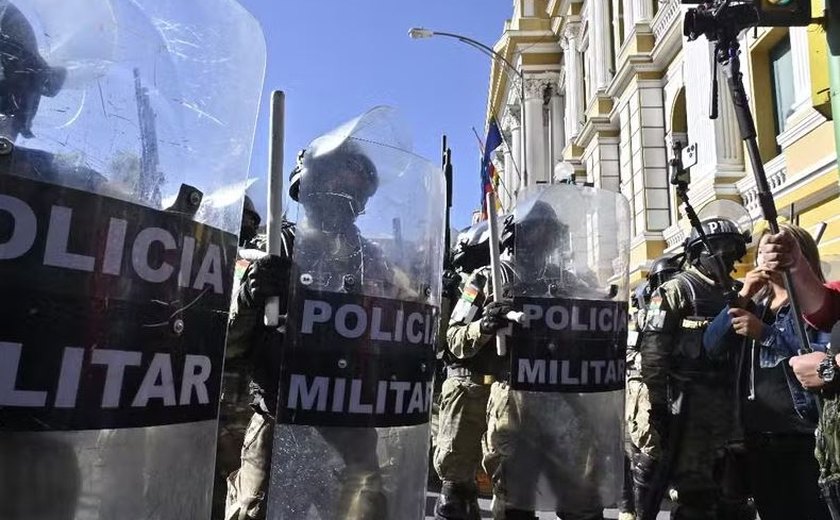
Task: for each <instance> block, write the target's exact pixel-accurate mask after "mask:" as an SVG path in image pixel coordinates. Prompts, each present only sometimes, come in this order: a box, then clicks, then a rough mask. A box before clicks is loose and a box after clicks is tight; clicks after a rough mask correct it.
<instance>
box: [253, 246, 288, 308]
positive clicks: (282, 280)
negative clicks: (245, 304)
mask: <svg viewBox="0 0 840 520" xmlns="http://www.w3.org/2000/svg"><path fill="white" fill-rule="evenodd" d="M290 267H291V261H290V260H289V259H288V258H286V257H279V256H274V255H265V256H264V257H262V258H260V259H258V260H256V261H254V262H253V263H252V264H251V265H250V266H249V267H248V271H247V272H246V273H245V280H243V282H242V283H243V291H244V292H245V294H246V295H247V299H248V300H250V303H252V304H254V305H262V304H264V303H265V299H266V298H268V297H269V296H283V295H284V293H285V292H286V290H287V288H288V286H289V271H290Z"/></svg>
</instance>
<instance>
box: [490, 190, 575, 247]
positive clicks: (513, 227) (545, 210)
mask: <svg viewBox="0 0 840 520" xmlns="http://www.w3.org/2000/svg"><path fill="white" fill-rule="evenodd" d="M524 206H525V207H523V208H519V207H517V208H516V211H515V213H514V214H513V215H509V216H508V217H507V218H506V219H505V222H504V228H503V229H502V236H501V237H500V241H501V243H502V248H503V249H504V248H512V247H513V245H514V241H515V236H516V234H517V233H520V234H521V235H520V236H521V237H523V236H525V235H523V234H524V233H527V236H529V237H533V239H534V240H533V242H535V243H536V241H540V242H541V243H542V244H544V247H543V248H542V249H546V250H549V249H553V248H554V247H555V245H556V244H558V243H559V242H560V241H562V240H567V239H568V234H569V227H568V226H566V225H565V224H563V223H562V222H561V221H560V219H559V218H558V217H557V213H556V212H555V211H554V208H552V207H551V205H549V204H548V203H546V202H543V201H541V200H537V201H534V202H533V204H525V205H524ZM520 209H521V211H520ZM518 242H519V243H520V244H523V243H524V241H523V240H522V238H520V240H519V241H518ZM528 242H532V240H528Z"/></svg>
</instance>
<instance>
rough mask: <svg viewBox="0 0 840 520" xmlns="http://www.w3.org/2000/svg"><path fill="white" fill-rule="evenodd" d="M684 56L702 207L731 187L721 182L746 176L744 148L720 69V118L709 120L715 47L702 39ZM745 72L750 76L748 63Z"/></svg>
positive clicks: (690, 129) (693, 177) (695, 172)
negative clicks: (718, 190)
mask: <svg viewBox="0 0 840 520" xmlns="http://www.w3.org/2000/svg"><path fill="white" fill-rule="evenodd" d="M683 56H684V57H683V62H684V65H683V80H684V83H685V99H686V120H687V122H688V142H689V144H691V143H697V145H698V146H697V156H698V157H697V158H698V163H697V165H696V166H694V167H693V168H692V171H691V180H692V190H691V191H692V194H694V195H695V197H694V199H695V200H694V203H695V204H696V205H697V207H700V205H701V204H702V203H703V202H706V201H707V200H709V199H710V198H711V197H712V196H713V195H714V191H715V190H716V189H717V188H718V187H727V186H729V184H730V181H721V180H718V179H720V178H722V177H724V178H729V179H732V178H736V177H739V176H741V175H743V172H744V146H743V141H742V140H741V135H740V132H739V129H738V120H737V118H736V117H735V109H734V108H733V106H732V97H731V95H730V94H729V89H728V88H727V83H726V77H725V76H724V74H723V72H722V70H721V69H720V68H719V69H718V85H719V88H720V91H719V98H718V118H717V119H714V120H713V119H709V86H710V85H711V77H712V75H711V71H712V59H713V58H714V50H713V47H712V45H711V44H709V43H708V42H707V41H705V40H702V39H699V40H697V41H693V42H688V43H686V44H684V46H683ZM743 69H744V71H745V73H746V72H747V70H748V69H747V67H746V63H744V66H743ZM747 84H749V83H747ZM733 188H734V186H733Z"/></svg>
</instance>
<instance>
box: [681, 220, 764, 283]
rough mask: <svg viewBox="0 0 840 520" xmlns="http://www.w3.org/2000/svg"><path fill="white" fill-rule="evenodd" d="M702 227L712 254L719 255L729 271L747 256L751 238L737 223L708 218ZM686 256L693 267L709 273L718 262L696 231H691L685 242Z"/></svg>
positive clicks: (702, 223)
mask: <svg viewBox="0 0 840 520" xmlns="http://www.w3.org/2000/svg"><path fill="white" fill-rule="evenodd" d="M701 226H702V227H703V232H704V233H705V235H706V239H707V240H708V242H709V247H711V249H712V254H714V255H719V256H720V258H721V259H722V260H723V263H724V266H725V267H726V268H727V269H728V270H729V271H731V270H732V269H734V266H735V262H737V261H738V260H739V259H740V258H742V257H743V256H744V255H745V254H747V244H748V243H749V241H750V240H749V236H748V235H747V234H745V232H742V231H741V229H740V228H739V227H738V225H737V224H736V223H735V222H733V221H732V220H730V219H727V218H721V217H715V218H708V219H705V220H703V221H701ZM685 255H686V258H687V259H688V262H689V263H690V264H691V265H693V266H695V267H698V268H701V269H702V270H704V271H706V272H709V273H713V272H714V269H713V267H712V266H713V264H712V263H711V262H715V261H716V260H713V259H712V257H711V255H710V254H709V251H707V250H706V247H705V246H704V245H703V242H702V240H701V239H700V235H699V233H697V230H696V229H692V230H691V234H690V235H689V237H688V239H686V241H685Z"/></svg>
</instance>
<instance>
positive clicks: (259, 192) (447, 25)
mask: <svg viewBox="0 0 840 520" xmlns="http://www.w3.org/2000/svg"><path fill="white" fill-rule="evenodd" d="M240 2H241V3H242V4H243V5H244V6H245V7H246V8H247V9H248V10H249V11H251V13H253V14H254V16H256V17H257V19H258V20H259V21H260V23H261V24H262V26H263V30H264V31H265V37H266V41H267V46H268V65H267V69H266V82H265V89H264V93H263V98H262V104H261V108H260V118H259V123H258V127H257V135H256V140H255V144H254V153H253V157H252V160H251V176H252V177H257V178H259V179H260V180H259V181H258V182H257V184H255V185H254V186H253V187H252V188H251V190H250V191H249V193H251V194H252V196H253V198H254V199H255V203H256V204H257V207H258V208H259V209H260V212H261V213H262V214H264V207H265V200H264V199H265V196H264V193H265V188H266V184H265V181H264V178H265V170H266V168H267V167H266V165H267V162H268V159H267V140H268V137H267V136H268V104H269V98H270V95H269V94H270V92H271V91H272V90H275V89H279V90H284V91H285V92H286V140H285V141H286V145H285V165H284V175H285V176H286V177H287V178H288V172H289V171H290V170H291V168H292V167H293V166H294V159H295V156H296V154H297V151H298V150H300V149H301V148H303V147H305V146H306V144H307V143H308V142H309V141H311V140H312V139H313V138H314V137H317V136H318V135H320V134H322V133H323V132H325V131H328V130H330V129H332V128H333V127H335V126H336V125H337V124H339V123H341V122H344V121H346V120H348V119H350V118H352V117H354V116H356V115H358V114H360V113H362V112H364V111H366V110H367V109H369V108H371V107H373V106H375V105H380V104H386V105H391V106H394V107H397V108H398V109H399V110H400V112H401V114H402V116H403V118H404V119H405V120H406V121H407V122H408V124H409V125H410V127H411V132H412V134H413V137H414V146H415V151H416V152H417V153H419V154H420V155H422V156H424V157H426V158H428V159H429V160H431V161H433V162H435V164H437V163H438V162H439V161H440V137H441V134H444V133H445V134H446V135H447V136H448V139H449V143H450V147H451V148H452V155H453V163H454V171H455V174H454V178H455V182H454V202H453V208H452V224H453V226H455V227H456V228H459V229H460V228H462V227H464V226H467V225H468V224H469V219H470V215H471V213H472V211H473V210H474V209H476V208H477V207H478V203H479V200H480V196H481V189H480V181H479V159H478V155H479V150H478V144H477V141H476V138H475V136H474V134H473V131H472V127H473V126H474V127H475V128H476V129H477V130H478V131H479V133H483V128H484V110H485V106H486V102H487V86H488V79H489V73H490V59H489V58H488V57H486V56H484V55H483V54H481V53H480V52H478V51H477V50H474V49H472V48H470V47H469V46H467V45H465V44H463V43H460V42H458V41H457V40H454V39H452V38H443V37H434V38H431V39H426V40H412V39H409V37H408V35H407V33H408V29H409V28H410V27H413V26H422V27H426V28H429V29H433V30H438V31H445V32H453V33H459V34H463V35H465V36H469V37H471V38H474V39H476V40H478V41H480V42H482V43H485V44H486V45H489V46H492V45H493V44H494V43H495V42H496V40H497V39H498V38H499V37H500V36H501V34H502V29H503V28H504V22H505V20H506V19H508V18H510V16H511V14H512V12H513V2H511V1H510V0H455V1H453V0H416V1H412V2H404V1H399V0H390V1H385V0H378V1H377V0H352V1H347V0H320V1H312V0H240ZM483 138H484V136H483V135H482V139H483Z"/></svg>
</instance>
